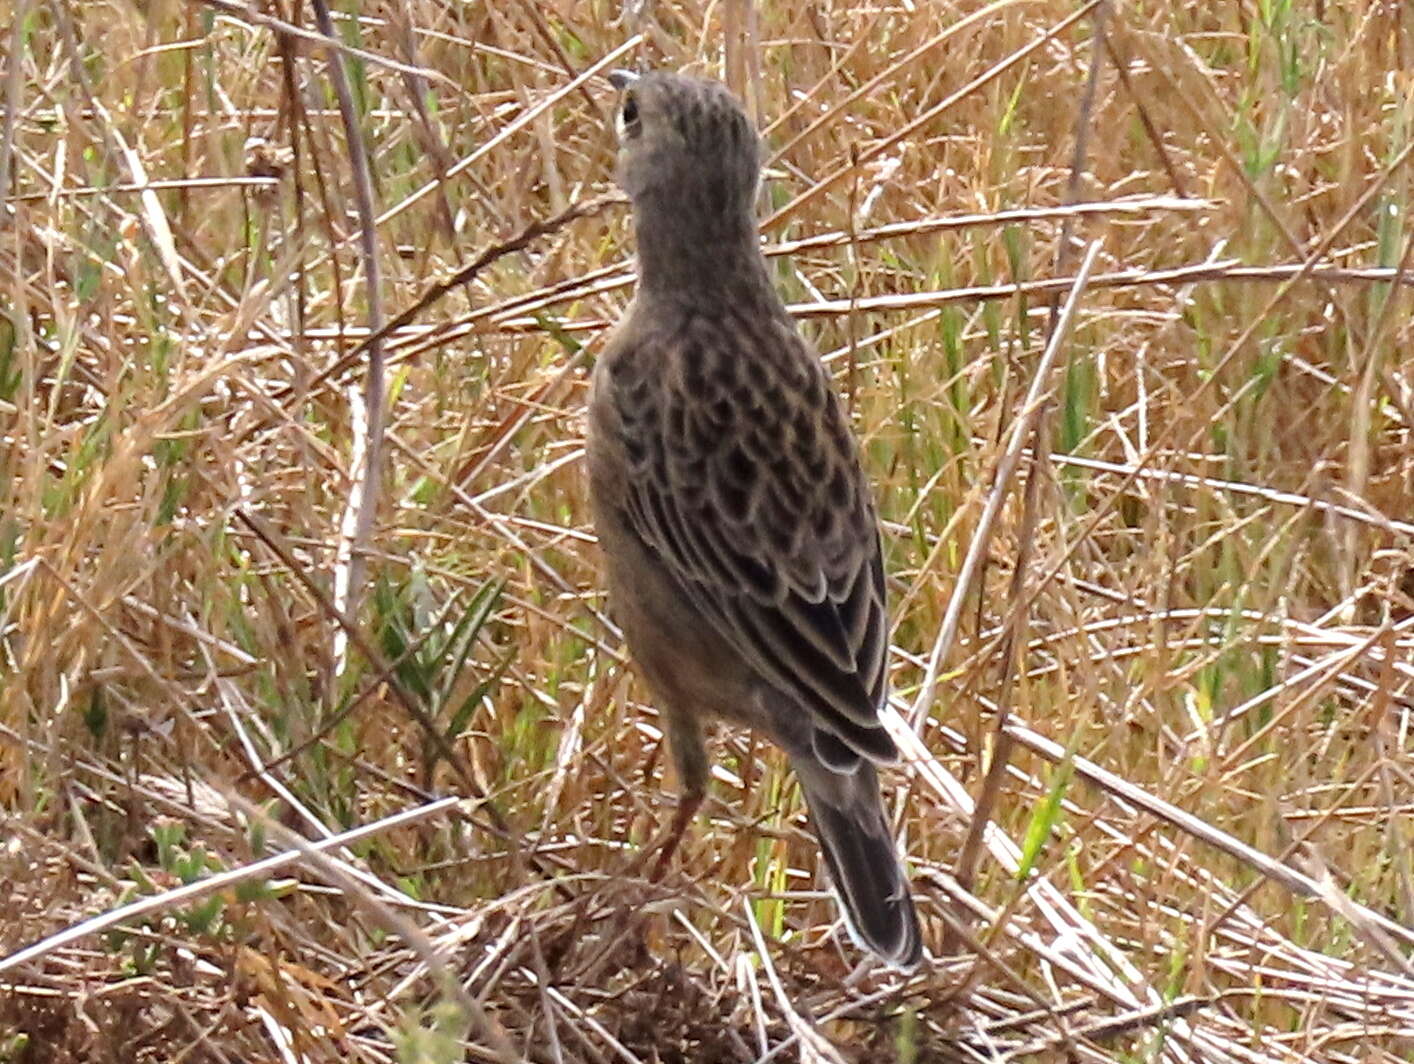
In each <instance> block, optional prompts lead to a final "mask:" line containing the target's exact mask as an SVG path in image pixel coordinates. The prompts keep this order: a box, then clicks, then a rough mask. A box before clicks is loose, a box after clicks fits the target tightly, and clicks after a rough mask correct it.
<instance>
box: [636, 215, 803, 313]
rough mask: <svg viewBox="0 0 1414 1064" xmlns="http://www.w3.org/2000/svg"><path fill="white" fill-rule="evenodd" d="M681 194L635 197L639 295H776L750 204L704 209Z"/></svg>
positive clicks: (735, 298) (688, 298)
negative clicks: (736, 208) (733, 208)
mask: <svg viewBox="0 0 1414 1064" xmlns="http://www.w3.org/2000/svg"><path fill="white" fill-rule="evenodd" d="M682 191H683V190H679V192H678V194H677V195H672V196H669V195H663V196H654V195H650V196H644V197H641V198H640V199H638V200H637V201H636V202H635V203H634V226H635V229H636V230H637V236H638V291H639V296H640V298H641V299H647V300H670V301H672V302H676V303H685V302H686V303H697V302H709V303H710V302H716V301H720V300H723V299H727V300H730V301H731V302H733V303H739V302H741V301H742V299H743V297H746V296H754V297H755V298H756V299H761V298H767V297H769V298H770V299H772V300H775V299H776V296H775V292H774V288H773V286H772V284H771V279H770V275H769V274H768V273H767V272H766V260H765V258H764V257H763V256H762V254H761V244H760V240H759V238H758V235H757V227H756V219H755V218H754V217H753V216H752V214H751V212H750V211H749V210H741V211H721V210H716V211H713V210H704V209H701V206H700V205H698V204H694V203H690V202H686V201H685V200H684V197H683V195H682Z"/></svg>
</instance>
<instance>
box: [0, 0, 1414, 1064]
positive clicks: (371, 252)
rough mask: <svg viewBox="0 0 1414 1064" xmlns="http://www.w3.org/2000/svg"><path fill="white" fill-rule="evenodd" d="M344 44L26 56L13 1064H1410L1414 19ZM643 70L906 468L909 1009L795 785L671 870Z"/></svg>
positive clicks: (870, 19) (17, 474)
mask: <svg viewBox="0 0 1414 1064" xmlns="http://www.w3.org/2000/svg"><path fill="white" fill-rule="evenodd" d="M324 2H325V0H312V2H311V3H310V4H305V3H302V2H301V0H271V2H268V3H259V4H250V5H247V4H246V3H243V2H235V0H201V2H198V0H190V2H184V0H149V2H146V3H141V4H134V3H127V2H123V0H84V2H75V0H9V3H8V5H7V10H5V11H0V32H3V38H0V39H2V40H3V44H0V48H3V56H4V64H3V66H4V70H5V71H6V73H5V75H4V82H3V87H0V99H3V101H4V102H5V120H4V125H3V129H0V194H3V195H4V197H5V201H4V204H3V208H0V209H2V210H3V215H0V217H3V225H0V492H3V494H0V827H3V831H0V956H4V955H8V956H9V959H8V960H0V1064H58V1062H65V1064H67V1062H75V1064H77V1062H93V1064H108V1062H114V1064H117V1062H124V1064H127V1062H144V1064H146V1062H163V1064H168V1062H170V1064H178V1062H255V1061H259V1062H265V1061H280V1062H295V1061H299V1062H310V1064H315V1062H325V1061H329V1062H332V1061H357V1062H368V1064H374V1062H379V1064H381V1062H393V1061H397V1062H401V1064H412V1062H418V1064H450V1062H452V1061H462V1060H467V1061H499V1062H503V1064H504V1062H507V1061H521V1060H526V1061H534V1062H536V1064H561V1062H565V1064H568V1062H585V1064H590V1062H594V1064H598V1062H605V1064H607V1062H643V1064H649V1062H665V1064H666V1062H682V1064H717V1062H753V1061H757V1062H763V1064H764V1062H766V1061H795V1060H799V1061H810V1062H815V1061H824V1062H837V1061H850V1062H854V1061H858V1062H870V1064H873V1062H900V1064H904V1062H916V1064H922V1062H932V1061H982V1060H1018V1061H1020V1060H1028V1061H1030V1060H1077V1061H1101V1060H1120V1061H1150V1060H1154V1061H1157V1060H1167V1061H1175V1062H1179V1061H1234V1062H1243V1064H1259V1062H1260V1064H1265V1062H1288V1061H1337V1062H1344V1061H1350V1062H1356V1061H1359V1062H1372V1061H1387V1060H1388V1061H1393V1060H1410V1059H1414V820H1412V819H1411V816H1410V813H1411V810H1414V761H1411V756H1410V755H1411V752H1414V736H1411V734H1410V722H1411V713H1414V356H1411V354H1410V351H1411V349H1412V348H1411V341H1414V335H1411V334H1414V329H1411V324H1410V319H1409V310H1410V299H1409V296H1408V288H1409V283H1410V278H1409V277H1408V276H1406V273H1405V270H1406V267H1407V266H1408V264H1409V259H1410V248H1411V246H1414V244H1411V236H1414V230H1411V228H1410V226H1409V224H1408V218H1407V212H1408V211H1409V209H1410V205H1411V198H1414V171H1411V164H1410V161H1409V160H1410V155H1411V153H1414V73H1411V72H1414V18H1411V14H1410V10H1409V9H1408V7H1407V6H1404V5H1400V4H1396V3H1380V2H1375V0H1349V2H1346V3H1331V2H1321V0H1309V2H1298V0H1238V2H1233V3H1219V4H1211V5H1201V4H1200V5H1194V4H1180V3H1174V2H1147V0H1146V2H1138V0H1131V2H1130V3H1125V4H1106V5H1097V4H1095V3H1090V4H1082V3H1079V2H1071V3H1062V2H1059V0H1036V2H1024V0H1016V2H1008V0H999V2H996V3H991V4H984V3H982V2H981V0H970V2H969V0H957V2H954V0H880V2H878V3H860V4H848V3H842V2H838V0H812V2H806V0H780V2H777V3H770V4H757V3H754V2H753V0H717V2H710V3H708V2H699V0H665V2H663V3H658V4H651V5H650V4H639V5H632V4H630V5H626V6H623V7H620V6H616V5H611V4H608V3H604V2H598V0H595V2H583V3H575V2H571V0H548V2H546V3H543V4H533V3H529V2H516V3H494V2H460V0H458V2H453V0H385V2H380V3H366V4H362V5H360V4H357V3H353V2H341V3H340V4H339V8H340V9H339V10H336V11H333V12H327V11H325V10H323V4H324ZM326 33H332V35H333V37H334V39H336V40H337V41H338V42H340V44H339V47H338V48H337V49H330V48H328V47H327V46H325V45H324V44H321V43H320V40H321V38H323V39H327V38H326V37H324V35H325V34H326ZM640 65H643V66H667V67H672V68H689V69H691V70H694V71H696V72H700V73H706V74H710V75H713V76H718V77H722V78H724V79H725V80H727V81H728V82H729V83H730V84H731V85H732V86H733V88H734V89H736V90H737V91H738V93H739V94H741V95H742V97H743V98H744V99H745V100H747V101H748V104H749V106H750V107H751V108H752V110H753V113H754V114H755V115H757V116H758V117H759V120H760V122H761V125H762V128H763V130H764V134H765V138H766V142H767V144H768V148H769V155H770V162H769V166H768V171H767V176H766V180H765V182H764V185H763V191H762V198H761V214H762V218H763V234H764V239H765V241H766V242H767V246H768V249H769V252H770V254H771V255H772V256H773V257H772V259H771V261H772V264H773V267H774V269H775V275H776V279H777V281H778V283H779V285H780V287H781V289H782V291H783V292H784V294H785V296H786V299H787V301H788V302H789V303H790V304H791V306H792V309H793V310H794V311H796V312H797V313H798V315H799V317H800V320H801V323H802V328H803V329H804V330H805V331H806V333H807V335H808V336H809V337H810V338H811V339H812V340H813V342H814V343H815V344H816V345H817V346H818V348H819V350H820V351H821V353H822V355H823V356H824V357H825V359H826V360H827V362H828V364H829V365H830V367H831V369H832V370H833V371H834V374H835V377H836V380H837V383H838V386H839V388H840V389H841V391H842V393H843V394H844V395H845V396H846V399H847V402H848V405H849V408H850V410H851V413H852V415H853V417H854V419H855V423H856V427H857V429H858V432H859V433H860V435H861V438H862V439H863V440H864V446H865V459H866V463H867V465H868V468H869V471H870V474H871V476H872V478H873V479H874V482H875V484H876V485H877V496H878V500H879V505H880V509H881V512H882V515H883V517H884V519H885V523H886V534H885V541H886V542H885V549H886V555H887V564H888V568H889V573H890V579H891V583H892V605H893V613H894V617H895V619H896V627H895V631H894V648H895V649H894V653H893V655H892V666H893V673H892V676H893V690H894V707H895V709H896V710H897V716H896V717H895V719H894V720H893V722H892V727H893V728H894V730H895V732H896V734H897V735H898V736H899V737H900V738H901V739H907V740H910V741H908V742H906V743H905V748H906V749H907V751H908V757H907V764H906V765H905V766H903V767H901V768H899V769H898V770H894V771H891V772H889V773H888V774H887V780H886V786H887V787H888V789H889V799H890V808H891V809H892V810H893V811H894V813H895V814H896V818H897V823H898V825H899V830H900V833H901V838H902V840H903V845H904V846H905V848H906V850H907V853H908V856H909V863H910V869H911V874H912V876H913V881H914V888H915V893H916V896H917V899H918V902H919V907H920V912H921V915H922V918H923V921H924V935H925V941H926V943H927V947H928V950H929V953H930V955H931V959H930V961H929V962H928V963H927V964H925V965H924V966H923V967H922V968H921V969H920V970H919V971H917V972H915V973H912V974H911V975H906V976H905V975H901V974H899V973H893V972H889V971H885V970H880V969H878V968H876V967H873V966H869V965H866V966H864V967H860V962H861V961H862V960H863V958H862V956H861V954H860V953H859V952H858V951H857V950H856V949H855V947H854V946H853V945H852V944H851V943H850V942H849V941H848V939H847V937H846V936H845V934H844V932H843V929H842V928H841V927H840V925H839V924H838V923H837V911H836V908H835V906H834V903H833V901H832V900H831V899H830V898H829V896H828V894H827V893H826V891H825V884H824V879H823V875H824V872H823V869H822V868H821V867H820V865H819V860H818V855H817V850H816V847H815V844H814V842H813V840H812V839H811V837H810V836H809V834H808V832H807V829H806V827H805V824H804V821H803V807H802V802H801V799H800V795H799V792H798V790H797V788H796V786H795V784H794V781H793V780H792V778H791V777H790V776H789V774H788V773H786V772H785V771H784V767H783V763H782V761H781V760H780V759H779V757H778V756H777V755H776V754H775V752H774V751H773V750H771V749H770V748H769V747H768V746H766V745H765V744H763V743H762V742H760V741H758V740H756V739H753V737H752V736H750V735H747V734H742V733H731V734H721V735H719V736H718V737H717V739H716V741H715V745H714V753H715V755H716V765H717V773H716V779H715V782H714V792H713V797H712V799H711V800H710V801H709V803H708V805H707V806H706V807H705V810H706V811H705V814H704V815H703V816H702V817H699V818H698V820H697V822H696V824H695V825H694V827H693V830H692V832H691V834H690V836H689V837H688V838H687V840H686V841H685V842H684V845H683V849H682V850H681V851H680V854H679V856H678V858H677V860H676V861H675V863H674V867H673V869H672V871H671V872H670V873H669V874H668V876H667V877H666V879H665V880H664V881H663V882H661V883H657V884H654V883H650V882H648V881H647V877H646V875H645V872H644V857H645V855H647V854H651V852H652V847H653V846H654V844H655V842H656V840H657V839H658V838H659V836H660V833H661V831H662V829H663V826H664V825H666V823H667V821H668V820H669V818H670V816H671V811H672V807H673V806H672V803H673V793H674V781H673V779H672V778H671V771H670V770H667V769H666V768H665V764H666V762H667V760H668V759H667V758H666V756H665V751H664V749H663V744H662V735H661V732H660V730H659V727H658V718H657V716H656V714H655V711H654V708H653V706H652V705H651V703H650V700H649V698H648V696H647V694H646V692H645V690H644V689H643V687H642V686H641V685H640V683H639V682H638V680H637V679H636V677H635V676H634V674H633V672H632V670H631V668H629V667H628V665H627V662H626V659H625V655H624V651H623V648H622V645H621V643H620V640H619V638H618V635H617V632H616V630H615V629H614V628H613V626H612V621H611V604H608V603H606V602H605V601H604V597H603V594H602V591H601V581H600V577H599V574H598V563H597V557H596V547H595V544H594V540H593V537H592V534H591V533H590V530H589V526H588V521H587V508H586V499H585V484H584V473H583V469H582V462H581V457H582V438H583V408H584V398H585V386H586V380H587V374H588V370H589V368H590V367H591V366H592V365H593V362H594V359H595V357H596V355H597V353H598V352H599V351H600V350H601V347H602V344H603V341H604V338H605V335H606V330H607V329H608V327H609V326H611V325H612V323H613V322H614V321H615V320H616V319H617V318H618V316H619V314H620V313H621V312H622V309H623V307H624V305H625V303H626V301H627V300H628V298H629V296H630V295H631V292H632V250H633V242H632V232H631V227H630V225H629V218H628V213H627V209H626V207H625V205H624V203H623V201H622V197H621V196H619V195H618V194H617V193H616V192H615V191H614V186H613V166H614V153H615V146H614V142H613V133H612V127H611V123H610V121H609V118H610V115H611V111H612V107H613V102H614V99H613V93H612V91H611V90H610V88H609V86H608V85H607V83H606V82H605V81H604V80H603V77H602V74H603V72H604V71H606V70H608V69H611V68H613V67H616V66H627V67H635V66H640ZM910 723H912V724H913V725H914V726H915V727H916V729H917V730H916V735H917V739H916V740H913V739H912V736H913V734H914V733H913V732H911V731H910V730H909V728H908V725H909V724H910ZM979 807H980V809H981V816H979V815H978V812H977V810H978V808H979ZM982 824H989V825H990V826H989V827H988V828H987V829H986V830H985V831H984V830H982V829H981V827H980V825H982ZM342 833H350V834H349V835H348V837H343V836H342ZM261 861H263V862H265V863H262V864H257V863H256V862H261ZM122 906H131V907H132V908H129V909H125V910H124V911H123V912H120V913H117V914H116V915H114V916H112V917H109V918H106V919H105V918H104V917H105V915H106V914H110V913H114V912H115V910H118V909H119V907H122ZM89 920H93V921H94V922H92V923H84V921H89ZM20 951H24V952H20Z"/></svg>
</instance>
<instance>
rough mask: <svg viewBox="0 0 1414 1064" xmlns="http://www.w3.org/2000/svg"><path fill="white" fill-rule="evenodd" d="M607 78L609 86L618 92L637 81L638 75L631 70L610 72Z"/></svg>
mask: <svg viewBox="0 0 1414 1064" xmlns="http://www.w3.org/2000/svg"><path fill="white" fill-rule="evenodd" d="M607 76H608V78H609V84H610V85H612V86H613V87H614V88H616V89H618V90H619V91H620V92H622V91H623V90H624V89H626V88H628V87H629V86H630V85H632V84H633V83H634V82H635V81H637V80H638V75H637V74H635V73H634V72H633V71H632V70H611V71H609V73H608V75H607Z"/></svg>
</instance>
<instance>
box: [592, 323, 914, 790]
mask: <svg viewBox="0 0 1414 1064" xmlns="http://www.w3.org/2000/svg"><path fill="white" fill-rule="evenodd" d="M637 342H638V343H642V344H650V345H659V346H660V349H659V350H655V351H653V352H652V357H642V358H640V357H634V353H633V352H631V351H626V352H624V353H623V355H624V357H621V358H618V359H616V360H615V364H614V365H613V367H612V368H611V369H610V378H611V381H612V395H613V402H614V407H615V409H616V412H617V414H618V417H619V421H620V425H621V432H622V443H623V448H624V454H625V456H626V458H627V465H628V490H627V498H626V505H625V510H626V517H627V519H628V521H629V524H630V525H631V527H632V528H633V529H634V531H635V532H636V533H637V534H638V535H639V537H640V538H641V539H642V540H643V541H644V543H645V544H647V545H648V546H649V547H650V548H651V549H652V550H653V551H654V552H655V553H656V554H657V556H658V557H659V558H660V559H661V560H662V562H663V564H664V565H665V566H666V568H667V569H668V570H669V571H670V572H671V573H672V574H673V575H674V577H676V579H677V581H678V582H679V584H680V585H681V587H682V589H683V591H684V593H685V594H686V595H687V596H688V597H689V598H690V599H691V601H692V602H693V604H694V605H695V606H696V607H697V608H698V609H699V611H700V612H701V613H702V615H703V616H704V617H706V618H707V619H708V620H709V622H710V623H711V624H712V625H713V626H714V627H715V628H716V629H717V630H718V631H719V632H720V633H721V635H722V636H724V637H725V638H726V639H727V641H728V642H729V643H730V644H731V645H732V646H733V647H734V648H735V649H736V650H737V651H738V652H739V653H740V654H741V655H742V656H743V657H744V658H745V659H746V660H747V661H748V662H749V663H750V664H751V666H752V667H753V668H754V669H755V670H756V671H757V672H758V673H759V674H760V676H761V677H762V678H763V679H764V680H765V681H766V682H767V683H768V684H770V686H772V687H774V688H776V689H778V690H780V691H782V692H784V693H785V694H787V695H789V696H791V697H792V698H793V699H794V700H795V701H796V702H797V703H798V704H800V705H801V706H803V707H804V708H806V709H807V710H808V711H810V712H811V714H812V716H813V717H814V720H815V723H816V724H818V725H820V726H821V727H823V728H824V729H825V730H826V731H827V732H828V733H829V734H831V735H833V736H835V737H837V738H839V739H840V740H842V741H843V742H844V744H845V747H846V749H845V750H843V751H842V752H840V756H841V757H843V758H845V759H846V763H848V759H849V758H850V756H851V751H853V752H855V753H859V754H866V755H868V756H871V757H874V758H877V759H890V758H892V757H893V756H895V749H894V746H893V743H892V741H891V740H890V739H889V738H888V736H887V734H886V733H885V732H884V731H883V729H882V727H881V726H880V724H879V719H878V707H879V705H880V703H881V702H882V701H883V697H884V690H885V681H886V677H885V654H886V651H887V620H886V614H885V606H884V572H883V564H882V561H881V558H880V548H879V532H878V522H877V519H876V517H875V514H874V507H873V503H872V501H871V499H870V495H869V489H868V485H867V483H866V481H865V478H864V474H863V471H862V470H861V468H860V464H859V457H858V453H857V449H856V447H855V444H854V440H853V437H852V435H851V433H850V430H849V425H848V423H847V421H846V419H845V415H844V412H843V411H842V410H841V409H840V406H839V402H838V400H837V399H836V398H835V396H834V394H833V393H832V391H831V390H830V387H829V382H828V379H827V377H826V374H825V369H824V367H823V366H822V365H821V363H820V360H819V358H818V357H816V355H815V354H814V353H813V352H812V351H811V350H810V349H809V348H808V347H807V346H806V345H805V343H804V341H803V340H802V339H801V338H800V336H799V335H798V334H797V333H796V331H795V329H794V327H793V325H792V324H791V323H790V322H789V321H787V320H783V319H781V318H779V317H776V316H773V315H755V316H753V315H747V314H728V315H726V316H724V317H723V318H721V319H718V320H708V319H706V318H703V317H700V316H698V317H690V318H688V320H687V321H686V322H685V323H683V324H682V325H681V327H679V328H675V329H674V330H673V331H672V332H671V334H664V333H657V334H656V335H655V334H654V333H652V332H646V333H644V334H641V335H640V337H639V339H638V341H637ZM819 745H820V744H819V743H818V742H817V748H818V746H819ZM833 748H834V749H836V750H837V751H838V748H837V747H833ZM827 760H829V757H828V756H827Z"/></svg>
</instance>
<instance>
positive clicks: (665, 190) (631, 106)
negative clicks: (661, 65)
mask: <svg viewBox="0 0 1414 1064" xmlns="http://www.w3.org/2000/svg"><path fill="white" fill-rule="evenodd" d="M609 80H610V82H611V83H612V84H613V85H614V87H615V88H617V89H618V90H619V101H618V107H617V109H616V111H615V126H616V127H617V130H618V135H619V184H621V185H622V186H623V188H624V191H625V192H627V193H628V194H629V196H630V198H632V200H633V201H634V205H635V207H642V206H644V205H645V204H647V203H648V202H650V201H652V202H656V203H657V204H658V205H660V206H663V207H668V208H670V209H679V210H685V211H697V212H707V213H709V214H717V215H719V216H721V215H740V214H742V213H746V214H750V213H751V209H752V200H753V199H754V198H755V195H756V185H757V181H758V179H759V177H760V171H761V142H760V138H759V137H757V135H756V130H755V129H754V128H753V127H752V125H751V121H750V119H748V118H747V117H746V113H745V112H744V111H743V110H742V108H741V104H739V103H738V102H737V100H736V97H734V96H733V95H732V94H731V93H730V92H729V91H728V90H727V88H726V86H724V85H722V84H720V83H719V82H716V81H707V80H704V79H701V78H693V77H688V76H686V75H683V74H674V73H669V72H667V71H652V72H650V73H646V74H632V73H629V72H627V71H615V72H614V73H612V74H610V75H609ZM703 220H704V221H707V220H708V219H703Z"/></svg>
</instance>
